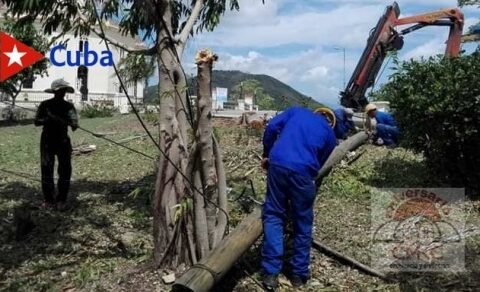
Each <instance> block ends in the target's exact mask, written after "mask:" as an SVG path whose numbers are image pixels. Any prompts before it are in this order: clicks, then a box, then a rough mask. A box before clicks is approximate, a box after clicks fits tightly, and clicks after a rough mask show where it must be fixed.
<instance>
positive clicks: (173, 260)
mask: <svg viewBox="0 0 480 292" xmlns="http://www.w3.org/2000/svg"><path fill="white" fill-rule="evenodd" d="M166 3H168V2H166ZM165 7H166V8H165V12H164V15H163V19H164V20H165V21H164V22H163V23H164V26H166V27H165V28H164V30H162V31H161V32H160V33H159V36H158V39H159V40H160V41H159V49H158V52H157V56H158V58H157V59H158V70H159V90H158V92H159V96H160V117H159V128H160V133H159V145H160V148H161V149H162V151H163V152H164V153H165V154H166V156H164V155H161V156H160V159H159V161H158V173H157V179H156V186H155V195H154V200H153V218H154V226H153V235H154V260H155V263H156V265H157V266H158V267H159V266H162V267H167V268H171V269H175V268H177V267H178V265H179V264H182V263H183V264H186V265H190V264H192V263H195V262H196V261H197V260H199V259H200V258H202V257H204V256H205V255H206V254H207V253H208V252H209V251H210V249H211V248H213V247H214V246H215V245H216V243H218V242H219V241H220V240H221V239H222V238H223V234H224V233H225V228H226V225H227V216H226V214H225V213H223V212H219V210H218V209H217V207H216V206H217V205H218V206H221V208H222V209H223V210H226V202H227V200H226V177H225V172H224V169H223V163H222V161H221V157H220V150H219V146H218V145H216V144H215V145H214V142H213V141H214V139H213V136H212V133H213V128H212V123H211V113H210V111H211V91H210V78H211V71H212V62H213V60H212V61H210V62H207V63H202V64H199V76H201V77H199V78H200V80H201V81H200V84H199V94H198V96H199V107H198V119H199V120H198V128H197V129H194V132H193V133H195V137H189V136H188V131H187V130H188V128H189V124H188V120H187V113H188V108H187V106H188V100H187V95H186V91H185V90H184V89H185V85H186V80H185V78H184V74H183V72H182V68H181V65H180V63H179V61H178V58H177V55H176V51H177V48H176V47H175V44H174V43H173V42H172V40H171V38H170V37H169V35H168V33H167V31H171V21H170V20H171V10H170V6H169V4H166V6H165ZM192 124H193V123H192ZM190 138H195V140H196V141H195V143H189V142H190ZM190 144H192V145H193V146H192V149H188V145H190ZM189 153H191V154H189ZM219 179H221V180H222V181H219ZM192 184H193V185H192ZM197 190H198V191H197ZM225 212H226V211H225ZM220 213H222V214H220Z"/></svg>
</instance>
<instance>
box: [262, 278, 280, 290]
mask: <svg viewBox="0 0 480 292" xmlns="http://www.w3.org/2000/svg"><path fill="white" fill-rule="evenodd" d="M263 286H264V287H265V290H267V291H275V289H277V287H278V275H265V276H264V277H263Z"/></svg>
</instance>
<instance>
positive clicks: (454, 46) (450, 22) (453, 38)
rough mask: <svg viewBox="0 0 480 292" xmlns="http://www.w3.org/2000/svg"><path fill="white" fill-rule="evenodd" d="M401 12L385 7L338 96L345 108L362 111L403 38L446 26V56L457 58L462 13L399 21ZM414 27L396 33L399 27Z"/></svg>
mask: <svg viewBox="0 0 480 292" xmlns="http://www.w3.org/2000/svg"><path fill="white" fill-rule="evenodd" d="M399 16H400V8H399V7H398V4H397V3H396V2H394V3H393V4H392V5H390V6H387V9H386V11H385V13H384V15H383V16H382V17H381V18H380V20H379V21H378V24H377V26H375V28H373V29H372V31H371V32H370V36H369V38H368V41H367V47H366V48H365V50H364V52H363V54H362V57H361V58H360V61H359V62H358V64H357V67H356V68H355V71H354V72H353V75H352V77H351V78H350V81H349V82H348V84H347V86H346V88H345V90H344V91H342V92H341V93H340V102H341V104H342V105H343V106H345V107H351V108H356V109H362V108H363V107H365V105H366V104H367V103H368V100H367V98H366V97H365V93H366V91H367V89H368V88H369V87H371V86H372V85H373V84H374V83H375V78H376V77H377V75H378V72H379V71H380V68H381V67H382V64H383V62H384V60H385V57H386V56H387V53H388V52H389V51H393V50H400V49H401V48H402V47H403V36H404V35H406V34H408V33H410V32H413V31H415V30H418V29H420V28H423V27H425V26H430V25H435V26H448V27H450V34H449V36H448V40H447V48H446V50H445V55H446V56H448V57H455V56H458V55H459V52H460V44H461V41H462V31H463V24H464V16H463V13H462V12H461V11H460V9H458V8H451V9H443V10H439V11H435V12H430V13H425V14H420V15H416V16H409V17H405V18H399ZM406 24H414V25H413V26H411V27H408V28H406V29H403V30H401V31H397V30H396V29H395V28H396V27H397V26H400V25H406Z"/></svg>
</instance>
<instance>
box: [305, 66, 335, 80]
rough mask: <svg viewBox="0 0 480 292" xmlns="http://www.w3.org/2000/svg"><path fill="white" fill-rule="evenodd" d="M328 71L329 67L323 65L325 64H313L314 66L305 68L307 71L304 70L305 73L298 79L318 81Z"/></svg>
mask: <svg viewBox="0 0 480 292" xmlns="http://www.w3.org/2000/svg"><path fill="white" fill-rule="evenodd" d="M329 71H330V69H329V68H328V67H325V66H322V65H320V66H315V67H313V68H311V69H309V70H307V72H305V74H304V75H303V76H302V77H301V78H300V80H302V81H318V80H320V79H321V78H325V77H327V75H328V73H329Z"/></svg>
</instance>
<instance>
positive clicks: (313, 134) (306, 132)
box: [264, 107, 336, 178]
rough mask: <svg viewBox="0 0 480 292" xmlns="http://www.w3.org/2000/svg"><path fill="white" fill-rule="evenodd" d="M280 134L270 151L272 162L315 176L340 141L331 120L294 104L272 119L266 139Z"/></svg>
mask: <svg viewBox="0 0 480 292" xmlns="http://www.w3.org/2000/svg"><path fill="white" fill-rule="evenodd" d="M272 133H273V135H275V134H279V137H278V138H277V140H276V142H275V144H274V145H273V147H272V149H271V151H270V153H269V162H270V164H273V165H279V166H282V167H286V168H289V169H291V170H294V171H296V172H298V173H301V174H304V175H307V176H309V177H312V178H313V177H315V176H316V175H317V172H318V171H319V170H320V168H321V167H322V166H323V164H324V163H325V161H326V160H327V158H328V156H329V155H330V153H331V152H332V151H333V148H335V144H336V140H335V134H334V132H333V130H332V129H331V128H330V126H329V124H328V122H327V120H326V119H325V118H324V117H323V116H322V115H320V114H315V113H313V112H312V111H310V110H308V109H305V108H300V107H294V108H290V109H288V110H287V111H286V112H284V113H282V114H281V115H279V116H277V117H275V118H274V119H272V120H271V121H270V123H269V125H268V126H267V129H266V133H265V137H264V147H265V140H267V144H268V139H269V138H270V137H269V136H271V135H272ZM267 147H268V146H267Z"/></svg>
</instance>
